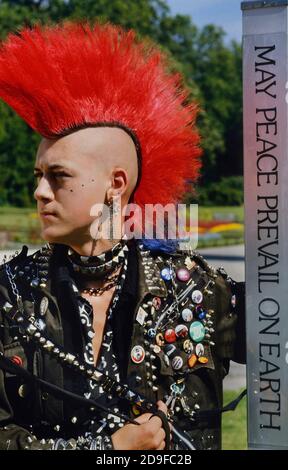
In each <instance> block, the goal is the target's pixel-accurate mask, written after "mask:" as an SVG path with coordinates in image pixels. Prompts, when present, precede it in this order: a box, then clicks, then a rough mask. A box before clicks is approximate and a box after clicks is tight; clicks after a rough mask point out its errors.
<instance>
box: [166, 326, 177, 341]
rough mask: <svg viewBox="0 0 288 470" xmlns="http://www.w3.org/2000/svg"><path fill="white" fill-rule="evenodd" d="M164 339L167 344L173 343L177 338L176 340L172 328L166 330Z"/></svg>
mask: <svg viewBox="0 0 288 470" xmlns="http://www.w3.org/2000/svg"><path fill="white" fill-rule="evenodd" d="M164 338H165V341H166V342H167V343H175V341H176V339H177V338H176V333H175V331H174V330H173V328H169V329H168V330H166V331H165V333H164Z"/></svg>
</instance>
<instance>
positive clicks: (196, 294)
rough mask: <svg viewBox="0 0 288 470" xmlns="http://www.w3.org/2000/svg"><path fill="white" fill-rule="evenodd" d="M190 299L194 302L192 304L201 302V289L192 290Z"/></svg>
mask: <svg viewBox="0 0 288 470" xmlns="http://www.w3.org/2000/svg"><path fill="white" fill-rule="evenodd" d="M191 299H192V302H194V304H201V302H202V300H203V294H202V292H201V290H197V289H196V290H194V291H193V292H192V294H191Z"/></svg>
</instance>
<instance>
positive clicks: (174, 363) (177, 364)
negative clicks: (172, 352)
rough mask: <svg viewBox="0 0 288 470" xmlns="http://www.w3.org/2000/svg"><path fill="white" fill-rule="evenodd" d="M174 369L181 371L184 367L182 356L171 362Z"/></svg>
mask: <svg viewBox="0 0 288 470" xmlns="http://www.w3.org/2000/svg"><path fill="white" fill-rule="evenodd" d="M171 366H172V369H174V370H179V369H181V367H182V366H183V359H182V357H181V356H175V357H173V359H172V362H171Z"/></svg>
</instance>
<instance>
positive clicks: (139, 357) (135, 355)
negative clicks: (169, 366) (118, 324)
mask: <svg viewBox="0 0 288 470" xmlns="http://www.w3.org/2000/svg"><path fill="white" fill-rule="evenodd" d="M144 358H145V351H144V348H143V347H142V346H139V345H138V344H137V345H136V346H134V348H133V349H132V351H131V359H132V361H133V362H134V364H141V362H143V361H144Z"/></svg>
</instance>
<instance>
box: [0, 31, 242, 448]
mask: <svg viewBox="0 0 288 470" xmlns="http://www.w3.org/2000/svg"><path fill="white" fill-rule="evenodd" d="M168 65H169V64H168V63H167V59H166V58H165V57H164V55H163V54H162V53H160V52H159V51H158V50H157V49H156V48H155V47H152V46H151V44H150V45H148V44H147V43H145V42H139V41H138V40H137V39H136V38H135V33H134V32H132V31H129V32H125V31H124V30H122V29H121V28H119V27H116V26H112V25H98V24H96V25H95V26H93V27H91V26H88V25H87V24H74V23H67V24H64V25H57V26H46V27H41V26H35V27H33V28H32V29H28V28H26V29H24V30H22V31H21V32H20V33H19V34H17V35H13V34H11V35H9V36H8V38H7V40H6V41H5V42H4V43H3V44H2V46H1V49H0V97H1V98H2V99H3V100H4V101H5V102H6V103H7V104H8V105H9V106H11V108H13V109H14V110H15V111H16V112H17V113H18V114H19V116H21V117H22V118H23V119H24V120H25V121H26V122H27V123H28V124H29V125H30V126H31V127H32V128H33V129H34V130H35V131H36V132H38V133H39V134H40V135H41V136H42V140H41V143H40V145H39V148H38V152H37V156H36V162H35V176H36V179H37V188H36V190H35V198H36V200H37V207H38V212H39V216H40V219H41V226H42V237H43V239H44V240H46V241H47V242H48V244H47V245H46V246H45V247H43V248H42V249H41V250H39V251H37V252H36V253H34V254H33V255H31V256H28V255H27V247H23V249H22V251H21V253H20V254H19V255H18V256H16V257H15V258H13V259H12V260H11V261H9V262H6V263H5V264H4V265H3V266H2V268H1V273H0V323H1V330H0V351H1V355H0V369H1V371H0V448H1V449H51V450H66V449H85V450H86V449H87V450H89V449H90V450H97V449H99V450H100V449H102V450H105V449H112V448H113V449H115V450H122V449H124V450H136V449H137V450H147V449H148V450H151V449H154V450H163V449H168V448H173V449H193V448H194V447H195V448H197V449H217V448H220V446H221V433H220V429H221V408H222V379H223V376H224V375H225V374H226V373H227V371H228V367H229V360H230V359H231V358H235V354H234V348H235V331H236V324H237V310H236V309H235V305H234V304H235V303H234V302H231V298H232V297H233V295H232V294H233V289H235V285H234V283H233V282H232V281H231V282H229V279H226V276H225V274H223V272H219V271H216V270H214V269H213V268H211V267H210V266H208V265H207V263H206V262H205V261H204V260H203V258H202V257H201V256H199V255H197V254H196V253H195V252H193V253H189V254H187V253H184V252H182V251H181V250H179V249H177V246H176V244H173V243H171V242H169V241H168V240H166V241H165V240H163V241H159V240H147V239H145V236H144V235H145V228H144V224H143V223H142V222H141V223H140V226H138V229H140V231H141V233H142V235H143V237H142V239H141V240H140V241H139V240H136V237H131V236H128V234H127V233H126V231H125V229H123V227H125V221H126V216H127V213H126V212H125V211H122V210H121V211H120V222H121V231H120V235H119V233H118V235H117V236H115V232H113V231H112V236H110V237H105V236H104V235H103V231H102V230H101V229H102V228H103V227H102V225H103V224H104V225H105V223H107V221H110V222H113V221H114V216H115V210H114V209H115V204H113V203H114V202H115V201H117V202H118V207H119V205H120V208H122V207H125V206H127V204H129V203H133V204H134V206H133V207H136V206H137V207H138V208H140V209H141V210H145V206H146V205H147V204H153V205H155V204H161V205H162V206H165V205H166V204H171V203H173V204H176V203H177V202H180V201H181V197H182V196H183V194H184V193H185V191H186V190H187V181H188V180H189V181H195V180H196V178H197V175H198V172H199V167H200V163H199V157H200V150H199V146H198V144H199V137H198V133H197V130H196V129H195V125H194V123H195V118H196V107H195V105H188V104H187V92H186V91H185V90H184V89H183V88H182V87H181V85H180V79H179V77H178V76H177V75H175V74H172V73H170V72H169V71H168ZM95 205H96V206H97V207H98V205H102V206H103V210H104V209H105V207H106V208H107V207H108V212H107V213H106V216H105V217H102V215H103V213H102V212H101V211H100V212H97V213H96V212H95ZM93 208H94V209H93ZM95 216H96V217H95ZM96 222H97V224H96V225H95V223H96ZM102 222H103V224H102ZM95 227H96V228H95ZM110 228H111V224H110ZM232 300H233V299H232ZM238 354H239V351H238ZM171 436H172V440H171Z"/></svg>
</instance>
